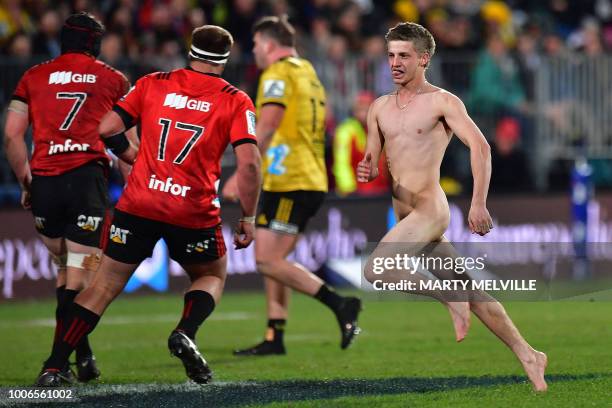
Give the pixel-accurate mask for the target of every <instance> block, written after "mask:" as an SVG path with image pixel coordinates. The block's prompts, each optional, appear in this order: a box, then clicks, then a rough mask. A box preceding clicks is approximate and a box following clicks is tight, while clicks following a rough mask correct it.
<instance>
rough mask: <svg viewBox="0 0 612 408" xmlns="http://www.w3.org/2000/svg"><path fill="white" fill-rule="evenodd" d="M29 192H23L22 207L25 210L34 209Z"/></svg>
mask: <svg viewBox="0 0 612 408" xmlns="http://www.w3.org/2000/svg"><path fill="white" fill-rule="evenodd" d="M31 198H32V197H31V196H30V191H29V190H21V206H22V207H23V209H24V210H31V209H32V200H31Z"/></svg>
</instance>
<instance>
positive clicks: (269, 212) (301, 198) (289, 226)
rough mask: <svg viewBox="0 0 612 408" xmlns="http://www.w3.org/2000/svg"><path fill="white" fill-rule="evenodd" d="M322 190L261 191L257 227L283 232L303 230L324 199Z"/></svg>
mask: <svg viewBox="0 0 612 408" xmlns="http://www.w3.org/2000/svg"><path fill="white" fill-rule="evenodd" d="M325 195H326V193H324V192H322V191H304V190H298V191H287V192H272V191H263V192H262V193H261V197H260V199H259V215H258V216H257V227H260V228H267V229H269V230H271V231H275V232H281V233H285V234H299V233H301V232H304V230H305V229H306V224H307V223H308V220H309V219H310V218H312V217H313V216H314V215H315V214H316V213H317V211H318V210H319V208H320V207H321V205H322V204H323V200H324V199H325Z"/></svg>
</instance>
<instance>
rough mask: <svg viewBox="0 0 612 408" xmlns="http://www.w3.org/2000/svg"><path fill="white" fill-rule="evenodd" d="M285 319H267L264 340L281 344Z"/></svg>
mask: <svg viewBox="0 0 612 408" xmlns="http://www.w3.org/2000/svg"><path fill="white" fill-rule="evenodd" d="M286 323H287V320H285V319H269V320H268V331H267V332H266V341H270V342H272V343H276V344H283V334H284V333H285V324H286Z"/></svg>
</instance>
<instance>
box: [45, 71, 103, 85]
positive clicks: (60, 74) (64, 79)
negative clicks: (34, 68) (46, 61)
mask: <svg viewBox="0 0 612 408" xmlns="http://www.w3.org/2000/svg"><path fill="white" fill-rule="evenodd" d="M71 82H74V83H76V84H83V83H85V84H95V83H96V76H95V75H94V74H77V73H76V72H75V73H74V74H73V73H72V71H56V72H54V73H52V74H51V75H49V84H50V85H51V84H58V85H65V84H69V83H71Z"/></svg>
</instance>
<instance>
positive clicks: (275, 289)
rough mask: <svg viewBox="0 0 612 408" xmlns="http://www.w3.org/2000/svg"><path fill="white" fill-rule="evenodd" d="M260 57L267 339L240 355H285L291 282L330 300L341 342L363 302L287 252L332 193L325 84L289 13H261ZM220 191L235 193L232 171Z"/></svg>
mask: <svg viewBox="0 0 612 408" xmlns="http://www.w3.org/2000/svg"><path fill="white" fill-rule="evenodd" d="M253 33H254V38H253V41H254V44H255V45H254V48H253V54H255V62H256V63H257V66H258V67H259V68H260V69H262V70H264V71H263V73H262V75H261V78H260V80H259V89H258V92H257V101H256V105H257V139H258V141H259V151H260V152H261V154H262V156H263V157H264V164H263V166H264V167H263V171H264V184H263V193H262V196H261V202H260V209H259V215H258V217H257V232H256V240H255V257H256V261H257V269H258V270H259V271H260V272H261V273H262V274H263V275H264V276H265V278H264V281H265V286H266V300H267V309H268V310H267V311H268V328H267V331H266V334H265V338H264V341H263V342H261V343H259V344H257V345H255V346H253V347H249V348H246V349H243V350H236V351H235V352H234V354H235V355H238V356H251V355H256V356H262V355H270V354H285V353H286V351H285V345H284V342H283V334H284V328H285V324H286V320H287V313H288V310H287V308H288V305H289V296H290V288H292V289H295V290H297V291H299V292H302V293H304V294H306V295H308V296H312V297H314V298H316V299H318V300H319V301H321V302H322V303H323V304H325V305H326V306H328V307H329V308H330V309H331V310H332V312H333V313H334V314H335V315H336V319H337V321H338V324H339V325H340V332H341V339H340V347H341V348H342V349H345V348H347V347H348V346H349V345H350V344H351V341H352V339H353V337H354V336H355V334H356V333H358V331H359V329H358V327H357V317H358V314H359V311H360V310H361V301H360V300H359V299H357V298H353V297H342V296H340V295H338V294H337V293H336V292H335V291H334V290H333V289H332V288H330V287H329V286H327V285H326V284H325V283H324V282H323V281H322V280H321V279H320V278H319V277H317V276H316V275H315V274H313V273H312V272H310V271H309V270H307V269H306V268H305V267H304V266H302V265H300V264H298V263H292V262H289V261H287V259H286V258H287V256H288V255H289V254H290V253H291V252H292V251H293V249H294V248H295V245H296V244H297V241H298V238H299V234H300V233H302V232H304V230H305V228H306V225H307V223H308V220H309V219H310V218H311V217H313V216H314V215H315V214H316V212H317V211H318V209H319V207H320V206H321V204H322V203H323V200H324V198H325V194H326V192H327V172H326V168H325V157H324V145H325V130H324V124H325V90H324V89H323V85H321V82H320V81H319V78H318V77H317V74H316V72H315V70H314V68H313V67H312V65H311V64H310V62H308V61H307V60H305V59H303V58H300V57H298V55H297V51H296V50H295V30H294V28H293V26H291V24H290V23H289V22H288V21H287V18H286V16H284V17H280V18H279V17H264V18H262V19H261V20H259V21H258V22H257V23H256V24H255V26H254V28H253ZM223 196H224V197H225V198H228V199H236V183H235V178H233V177H232V178H230V179H229V180H228V181H227V182H226V185H225V187H224V189H223Z"/></svg>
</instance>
